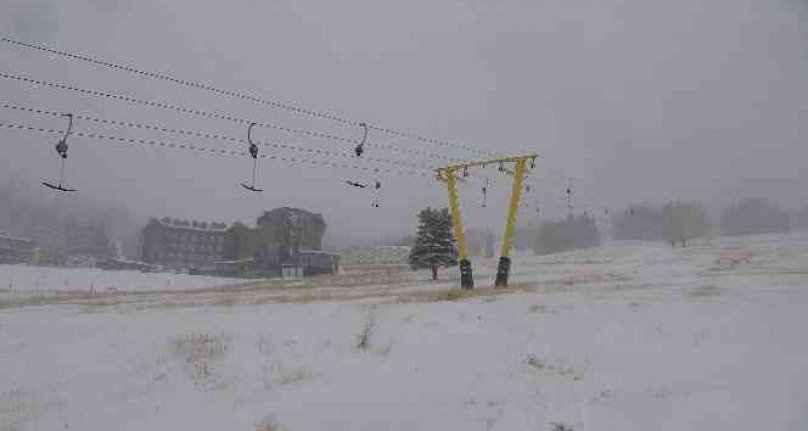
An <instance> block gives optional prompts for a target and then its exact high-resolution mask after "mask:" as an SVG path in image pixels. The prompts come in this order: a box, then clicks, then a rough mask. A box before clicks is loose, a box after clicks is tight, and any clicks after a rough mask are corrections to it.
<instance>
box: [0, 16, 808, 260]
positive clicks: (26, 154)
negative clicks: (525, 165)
mask: <svg viewBox="0 0 808 431" xmlns="http://www.w3.org/2000/svg"><path fill="white" fill-rule="evenodd" d="M0 11H2V13H0V26H2V31H0V33H2V34H3V35H4V36H6V37H9V38H12V39H16V40H21V41H25V42H33V43H42V44H46V45H49V46H53V47H55V48H57V49H63V50H67V51H71V52H79V53H84V54H88V55H92V56H95V57H98V58H100V59H104V60H109V61H115V62H124V63H127V64H131V65H133V66H135V67H138V68H140V69H144V70H147V71H159V72H163V73H167V74H170V75H172V76H176V77H178V78H182V79H189V80H194V81H199V82H205V83H209V84H212V85H214V86H216V87H219V88H224V89H232V90H239V91H244V92H249V93H251V94H257V95H260V96H261V97H263V98H266V99H271V100H277V101H281V102H284V103H290V104H294V105H298V106H301V107H304V108H307V109H312V110H316V111H322V112H330V113H334V114H336V115H339V116H341V117H344V118H348V119H352V120H357V121H368V122H370V123H372V124H376V125H379V126H383V127H389V128H393V129H397V130H407V131H416V132H418V133H420V134H423V135H426V136H430V137H434V138H438V139H442V140H448V141H451V142H459V143H463V144H464V145H467V146H470V147H474V148H479V149H482V150H487V151H492V152H496V153H498V154H523V153H530V152H536V153H538V154H539V155H540V160H539V161H538V163H537V166H536V169H535V170H534V172H533V173H532V174H531V177H532V181H533V184H534V188H533V190H532V191H531V193H530V194H529V195H528V196H526V197H525V203H526V204H528V205H533V206H535V205H539V206H540V207H541V208H542V215H543V217H554V216H558V215H560V214H564V212H565V211H566V208H565V205H566V203H565V200H564V199H565V196H564V194H565V189H566V188H567V181H568V178H572V179H573V202H574V205H575V208H576V210H577V211H582V210H589V211H593V212H594V211H598V213H600V212H602V209H603V208H614V209H618V208H622V207H625V206H626V205H628V204H630V203H639V202H643V203H653V204H660V203H664V202H665V201H668V200H672V199H680V200H693V201H699V202H702V203H703V204H705V205H706V206H707V207H708V208H709V209H711V210H715V209H717V208H720V207H722V206H725V205H728V204H730V203H732V202H734V201H737V200H739V199H743V198H746V197H757V196H760V197H767V198H769V199H771V200H772V201H774V202H777V203H778V204H780V205H782V206H783V207H784V208H788V209H797V208H802V207H804V206H806V205H808V188H806V187H805V184H806V183H807V182H808V169H806V168H805V167H804V166H805V164H806V162H805V161H806V160H808V145H806V143H805V137H806V136H808V124H806V121H805V120H804V119H805V118H806V114H808V86H806V85H805V84H806V76H808V21H807V20H808V3H806V2H804V1H800V0H791V1H789V0H770V1H766V2H761V1H757V0H677V1H661V0H656V1H652V0H591V1H576V2H570V1H568V0H548V1H524V2H522V1H509V2H493V1H443V0H411V1H407V2H393V1H371V0H364V1H362V0H345V1H341V2H328V1H321V2H299V1H277V2H259V1H247V0H232V1H228V2H198V1H193V0H174V1H170V2H164V1H154V0H139V1H126V0H115V1H105V0H73V1H69V2H67V1H56V0H52V1H44V0H0ZM0 65H2V66H1V67H0V71H2V72H6V73H11V74H17V75H22V76H27V77H30V78H33V79H42V80H48V81H53V82H60V83H69V84H70V85H74V86H77V87H80V88H87V89H91V90H99V91H105V92H109V93H115V94H126V95H129V96H131V97H135V98H139V99H145V100H156V101H164V102H166V103H170V104H175V105H181V106H184V107H188V108H193V109H201V110H205V111H211V112H219V113H227V114H230V115H233V116H235V117H238V118H247V119H251V120H253V121H259V122H271V123H274V124H282V125H285V126H288V127H295V128H303V129H307V130H315V131H319V132H323V133H329V134H333V135H338V136H341V137H344V138H349V139H359V138H361V136H362V130H361V129H360V128H357V127H351V126H346V125H343V124H341V123H338V122H333V121H329V120H327V119H321V118H312V117H309V116H305V115H300V114H296V113H293V112H290V111H288V110H284V109H276V108H271V107H267V106H261V105H257V104H255V103H252V102H248V101H243V100H237V99H233V98H227V97H224V96H220V95H217V94H212V93H209V92H205V91H201V90H197V89H191V88H187V87H181V86H178V85H175V84H172V83H168V82H164V81H159V80H153V79H147V78H143V77H140V76H136V75H132V74H129V73H126V72H123V71H116V70H109V69H106V68H102V67H99V66H97V65H93V64H89V63H84V62H79V61H75V60H69V59H65V58H61V57H55V56H51V55H47V54H43V53H39V52H35V51H31V50H25V49H22V48H19V47H15V46H12V45H9V44H7V43H0ZM0 93H1V94H2V97H1V98H0V100H2V102H3V103H5V102H12V103H14V104H16V105H21V106H28V107H32V108H41V109H46V110H53V111H64V112H76V113H81V114H84V115H88V116H94V117H99V118H105V119H116V120H127V121H137V122H142V123H147V124H156V125H161V126H164V127H167V128H182V129H188V130H196V131H200V132H205V133H208V132H210V133H218V134H223V135H227V136H231V137H234V138H238V139H243V138H244V136H245V133H246V128H244V127H242V126H241V125H238V124H235V123H232V122H227V121H221V120H215V119H210V118H198V117H192V116H188V115H183V114H179V113H176V112H171V111H168V110H159V109H153V108H149V107H145V106H136V105H132V104H127V103H124V102H121V101H116V100H108V99H102V98H95V97H91V96H86V95H81V94H78V93H75V92H69V91H63V90H57V89H49V88H42V87H38V86H32V85H29V84H26V83H23V82H18V81H13V80H9V79H0ZM0 123H22V124H26V125H31V126H34V127H44V128H55V129H63V128H64V127H65V126H66V121H65V120H64V119H61V118H55V117H49V116H45V117H43V116H38V115H33V114H31V113H26V112H19V111H12V110H6V109H0ZM75 131H77V132H88V133H92V132H98V133H104V134H108V135H114V136H120V137H127V138H132V139H156V140H162V141H171V142H177V143H179V142H184V143H190V144H195V145H199V146H204V147H210V148H213V147H226V148H229V149H236V150H239V151H245V150H246V148H245V146H244V145H241V144H237V143H233V142H223V141H217V140H209V139H207V140H206V139H201V138H199V139H198V138H188V137H183V136H177V135H172V134H166V133H162V132H157V131H151V130H142V129H127V128H120V127H110V126H105V125H99V124H95V123H91V122H87V121H85V122H82V121H80V120H79V121H77V123H76V128H75ZM255 138H256V139H257V140H262V141H270V140H276V141H282V142H286V143H291V144H293V145H297V146H300V147H304V148H309V149H316V150H326V151H329V152H330V153H329V155H323V154H322V153H311V152H300V151H291V150H289V149H282V148H274V147H261V151H262V152H263V153H265V154H275V155H277V156H283V157H296V158H305V159H307V160H318V161H322V160H328V161H336V162H340V163H346V164H350V165H356V166H364V167H368V168H370V169H373V168H381V169H393V170H399V169H402V170H403V169H405V168H406V169H407V170H419V171H422V172H424V173H425V175H423V176H412V175H396V174H390V173H386V172H380V173H378V174H373V172H372V170H371V171H370V172H368V171H358V170H355V169H333V168H327V167H315V166H314V165H309V164H305V163H304V164H300V163H298V164H293V163H287V162H278V161H273V160H268V159H261V161H260V162H259V184H260V185H261V186H262V187H263V188H264V189H265V191H264V192H263V193H260V194H251V193H249V192H246V191H245V190H244V189H242V188H241V187H239V183H240V182H243V181H245V180H247V179H248V178H249V177H250V175H251V161H250V159H249V158H248V157H230V156H228V157H224V156H215V155H211V154H200V153H197V152H193V151H184V150H178V149H164V148H159V149H158V148H153V147H151V146H143V145H137V144H126V143H120V142H113V141H108V140H93V139H83V138H81V137H78V136H73V137H71V138H70V140H69V143H70V145H71V147H70V156H69V159H68V180H69V182H70V184H71V185H72V186H75V187H76V188H78V189H79V192H78V193H77V194H78V195H80V196H81V198H82V199H89V200H92V201H97V202H108V203H109V204H110V205H115V206H120V207H127V208H129V209H130V210H131V211H132V212H133V213H135V214H138V215H139V216H140V217H142V218H143V219H145V217H148V216H157V217H161V216H170V217H179V218H195V219H203V220H209V221H210V220H218V221H226V222H233V221H236V220H241V221H244V222H247V223H253V222H254V221H255V218H256V217H258V215H259V214H260V212H261V211H263V210H268V209H271V208H274V207H279V206H298V207H302V208H306V209H309V210H312V211H315V212H320V213H322V214H323V215H324V217H325V218H326V221H327V223H328V225H329V233H328V235H329V238H330V242H331V243H332V244H337V245H339V244H347V243H351V242H357V241H377V240H380V239H383V238H390V237H395V236H397V235H404V234H406V233H408V232H409V231H410V230H411V229H412V228H413V226H414V225H415V214H416V212H417V211H418V210H419V209H420V208H423V207H425V206H433V207H434V206H445V205H446V191H445V189H444V188H443V186H442V185H441V184H439V183H438V182H437V181H436V180H435V178H434V177H433V176H431V175H430V174H429V171H428V169H429V168H433V167H435V166H439V165H441V164H445V163H446V160H445V159H435V158H430V157H422V156H416V155H412V154H410V153H405V152H399V151H391V150H388V149H384V148H380V147H373V146H371V147H369V149H368V152H367V154H366V156H365V159H362V160H355V159H354V160H352V159H351V156H350V154H351V152H352V150H353V145H352V144H350V143H346V142H342V141H337V140H328V139H317V138H312V137H309V136H306V135H300V134H294V133H287V132H279V131H277V130H271V129H266V128H260V129H256V130H255ZM368 138H369V141H370V144H371V145H372V144H374V143H381V144H384V145H393V146H397V147H400V148H404V149H408V150H410V151H416V152H419V153H424V152H428V153H430V154H433V155H443V156H449V157H455V158H461V159H469V160H474V159H477V158H480V157H482V156H480V155H478V154H477V155H475V154H471V153H469V152H465V151H463V150H460V149H457V148H455V147H447V146H442V145H434V144H429V143H424V142H421V141H418V140H416V139H404V138H399V137H395V136H391V135H387V134H382V133H379V132H374V131H371V133H370V135H369V137H368ZM57 140H58V136H57V135H44V134H39V133H34V132H29V131H19V130H12V129H6V128H2V129H0V144H2V151H3V153H2V157H0V181H3V182H6V183H15V184H38V183H39V181H41V179H43V178H54V177H55V176H58V162H59V161H58V157H57V155H56V153H55V152H54V151H53V145H54V144H55V143H56V142H57ZM331 152H337V153H342V154H344V155H345V157H344V156H338V157H335V156H333V155H330V154H331ZM369 157H373V158H376V159H384V160H386V161H387V162H391V163H386V162H371V161H369V160H368V159H367V158H369ZM407 163H410V164H417V165H419V166H422V167H423V168H418V169H416V168H412V169H410V167H409V166H406V164H407ZM474 174H475V175H477V176H475V177H472V178H470V179H469V181H467V183H466V184H464V185H462V186H461V197H462V198H463V208H464V210H465V213H464V215H465V216H467V220H468V223H469V225H470V226H476V227H486V226H490V227H492V228H493V229H495V230H497V231H498V230H499V229H500V227H501V226H500V225H501V224H502V215H503V214H504V206H505V203H506V202H507V198H508V196H507V193H508V187H509V184H508V179H507V178H506V177H504V176H502V175H501V174H498V173H497V172H496V169H495V168H492V169H489V170H487V171H486V172H474ZM484 175H488V176H489V178H490V179H491V180H493V181H494V185H493V187H492V191H491V193H490V196H489V205H488V208H481V207H480V205H479V200H480V192H479V189H480V186H481V183H482V181H483V180H482V177H483V176H484ZM374 179H379V180H380V181H381V182H382V184H383V187H382V190H381V196H380V207H379V208H372V207H371V196H370V192H367V191H362V190H359V189H356V188H353V187H350V186H348V185H346V184H344V183H343V181H344V180H357V181H362V182H369V181H373V180H374ZM26 190H30V192H31V193H32V198H35V199H42V200H56V199H63V200H64V199H78V198H77V197H63V196H58V195H55V194H54V193H53V192H51V191H48V190H46V189H45V188H43V187H28V188H26ZM0 204H2V203H0ZM520 217H521V220H522V221H523V222H524V221H525V220H527V219H528V218H529V217H534V215H533V213H532V212H531V211H530V210H525V211H523V213H522V214H521V215H520Z"/></svg>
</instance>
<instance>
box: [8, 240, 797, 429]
mask: <svg viewBox="0 0 808 431" xmlns="http://www.w3.org/2000/svg"><path fill="white" fill-rule="evenodd" d="M476 269H477V275H478V284H480V285H483V284H485V282H486V281H487V282H488V284H490V280H488V278H490V277H491V276H492V271H493V266H492V262H483V263H482V264H481V265H479V268H476ZM514 271H515V274H514V283H516V284H518V283H523V284H524V283H528V284H529V283H534V284H537V285H538V286H539V287H540V288H539V289H536V290H530V289H523V290H519V291H516V292H514V293H505V294H499V295H484V296H475V297H469V298H465V299H463V298H460V299H456V300H450V301H433V302H430V301H426V302H421V301H416V302H412V301H397V300H391V298H389V297H379V298H377V299H374V297H373V296H371V297H366V298H362V299H361V300H355V301H342V302H320V301H316V300H315V301H311V300H309V301H307V302H306V303H278V304H272V303H270V304H263V305H230V306H196V307H185V306H181V307H154V306H147V307H115V308H107V307H91V306H82V305H73V304H69V303H68V304H60V305H42V306H27V307H9V308H6V309H4V310H2V311H0V340H2V344H0V430H40V429H41V430H54V429H77V430H110V429H131V430H145V429H188V430H223V429H228V430H249V431H252V430H256V429H260V430H268V429H283V430H316V429H328V430H378V429H393V430H413V429H425V430H434V429H463V430H549V429H552V424H553V423H558V424H564V425H566V426H568V427H570V428H571V429H574V430H576V431H579V430H621V431H622V430H676V431H680V430H689V429H693V430H696V429H698V430H711V431H714V430H733V431H734V430H761V429H777V430H802V429H805V424H806V423H808V390H806V389H805V388H806V387H808V371H806V370H808V367H806V365H808V344H807V343H805V342H804V341H803V335H804V327H805V325H806V322H808V313H806V310H808V237H806V236H805V235H792V236H784V237H773V236H767V237H756V238H744V239H716V240H712V241H706V242H704V243H700V244H696V245H694V246H692V247H688V248H687V249H671V248H669V247H667V246H665V245H664V244H643V243H631V244H614V245H609V246H607V247H602V248H599V249H593V250H586V251H577V252H573V253H566V254H560V255H554V256H545V257H541V258H535V257H527V256H521V257H520V258H519V259H517V260H516V261H515V264H514ZM451 274H452V276H453V277H454V276H455V275H454V274H453V273H451ZM453 283H454V281H453ZM429 286H433V285H429ZM429 286H427V288H429V289H435V288H437V287H434V286H439V285H434V286H433V287H429ZM545 287H546V288H545ZM417 288H418V287H417V286H412V287H411V288H410V289H414V290H417ZM425 289H426V288H425ZM484 289H487V288H484ZM298 290H299V288H298ZM404 290H406V289H404ZM514 290H516V288H514ZM452 299H454V298H452ZM363 334H364V336H363Z"/></svg>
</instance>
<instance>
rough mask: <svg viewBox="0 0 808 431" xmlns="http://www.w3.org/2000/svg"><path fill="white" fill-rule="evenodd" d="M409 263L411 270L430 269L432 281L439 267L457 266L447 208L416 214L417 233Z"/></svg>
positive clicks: (428, 209)
mask: <svg viewBox="0 0 808 431" xmlns="http://www.w3.org/2000/svg"><path fill="white" fill-rule="evenodd" d="M409 261H410V266H412V267H413V269H419V268H429V269H431V270H432V279H433V280H437V279H438V268H439V267H441V266H443V267H446V266H454V265H457V252H456V251H455V248H454V236H453V235H452V217H451V216H450V215H449V209H448V208H444V209H442V210H437V209H432V208H425V209H423V210H421V212H420V213H418V232H417V234H416V238H415V245H414V246H413V247H412V250H411V251H410V258H409Z"/></svg>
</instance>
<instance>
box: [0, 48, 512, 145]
mask: <svg viewBox="0 0 808 431" xmlns="http://www.w3.org/2000/svg"><path fill="white" fill-rule="evenodd" d="M0 41H2V42H5V43H8V44H11V45H14V46H17V47H23V48H28V49H33V50H37V51H40V52H47V53H50V54H54V55H58V56H61V57H66V58H69V59H73V60H79V61H84V62H89V63H93V64H96V65H99V66H103V67H107V68H111V69H114V70H120V71H125V72H129V73H133V74H136V75H139V76H144V77H147V78H151V79H158V80H162V81H167V82H171V83H174V84H178V85H182V86H186V87H191V88H196V89H200V90H205V91H209V92H212V93H216V94H219V95H222V96H227V97H231V98H236V99H242V100H248V101H251V102H255V103H258V104H261V105H265V106H269V107H272V108H277V109H285V110H288V111H291V112H294V113H296V114H302V115H307V116H310V117H314V118H322V119H327V120H331V121H334V122H337V123H340V124H343V125H349V126H356V127H359V126H360V123H362V122H361V121H357V120H350V119H347V118H343V117H340V116H337V115H335V114H332V113H329V112H320V111H315V110H311V109H305V108H301V107H298V106H294V105H291V104H288V103H282V102H278V101H274V100H268V99H264V98H262V97H259V96H256V95H253V94H249V93H244V92H238V91H231V90H224V89H220V88H216V87H213V86H211V85H208V84H203V83H199V82H194V81H189V80H185V79H179V78H175V77H173V76H171V75H167V74H162V73H156V72H148V71H144V70H141V69H137V68H135V67H132V66H128V65H125V64H118V63H112V62H109V61H104V60H100V59H98V58H95V57H91V56H89V55H83V54H76V53H71V52H67V51H62V50H57V49H53V48H48V47H46V46H43V45H37V44H32V43H26V42H22V41H18V40H14V39H10V38H7V37H0ZM367 127H368V128H370V129H373V130H376V131H379V132H382V133H385V134H388V135H393V136H399V137H404V138H412V139H417V140H419V141H422V142H426V143H430V144H434V145H439V146H444V147H452V148H456V149H459V150H463V151H467V152H470V153H474V154H480V155H485V156H494V155H497V153H496V152H493V151H488V150H482V149H478V148H474V147H470V146H468V145H464V144H460V143H457V142H449V141H446V140H441V139H435V138H430V137H427V136H424V135H421V134H418V133H415V132H408V131H401V130H395V129H390V128H385V127H381V126H377V125H374V124H370V123H367Z"/></svg>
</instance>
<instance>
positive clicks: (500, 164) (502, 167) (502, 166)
mask: <svg viewBox="0 0 808 431" xmlns="http://www.w3.org/2000/svg"><path fill="white" fill-rule="evenodd" d="M499 171H500V172H505V163H504V162H499Z"/></svg>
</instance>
